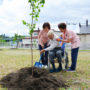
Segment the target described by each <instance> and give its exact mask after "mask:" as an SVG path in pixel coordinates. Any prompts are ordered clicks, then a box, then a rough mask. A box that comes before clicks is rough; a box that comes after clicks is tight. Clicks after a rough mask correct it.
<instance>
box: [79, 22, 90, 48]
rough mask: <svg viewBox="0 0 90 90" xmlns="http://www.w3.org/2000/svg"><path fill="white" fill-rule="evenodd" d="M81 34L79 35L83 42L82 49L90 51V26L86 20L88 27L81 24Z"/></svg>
mask: <svg viewBox="0 0 90 90" xmlns="http://www.w3.org/2000/svg"><path fill="white" fill-rule="evenodd" d="M79 28H80V33H78V35H79V37H80V42H81V46H80V48H81V49H90V25H89V24H88V20H86V25H81V24H79Z"/></svg>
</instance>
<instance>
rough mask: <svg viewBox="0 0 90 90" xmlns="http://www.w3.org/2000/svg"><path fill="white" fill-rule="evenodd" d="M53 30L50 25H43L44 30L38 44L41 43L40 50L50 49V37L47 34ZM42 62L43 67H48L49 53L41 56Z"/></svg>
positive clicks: (39, 36)
mask: <svg viewBox="0 0 90 90" xmlns="http://www.w3.org/2000/svg"><path fill="white" fill-rule="evenodd" d="M50 29H51V27H50V24H49V23H48V22H45V23H44V24H43V30H41V31H40V33H39V35H38V43H39V50H40V51H41V50H42V49H45V48H47V47H48V36H47V33H48V31H49V30H50ZM41 60H42V64H43V65H48V51H46V52H45V53H43V54H42V55H41Z"/></svg>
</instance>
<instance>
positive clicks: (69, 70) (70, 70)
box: [67, 69, 76, 72]
mask: <svg viewBox="0 0 90 90" xmlns="http://www.w3.org/2000/svg"><path fill="white" fill-rule="evenodd" d="M67 72H76V71H75V70H72V69H68V70H67Z"/></svg>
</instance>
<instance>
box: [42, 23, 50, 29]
mask: <svg viewBox="0 0 90 90" xmlns="http://www.w3.org/2000/svg"><path fill="white" fill-rule="evenodd" d="M46 27H48V29H49V30H50V29H51V26H50V24H49V23H48V22H45V23H44V24H43V29H45V28H46Z"/></svg>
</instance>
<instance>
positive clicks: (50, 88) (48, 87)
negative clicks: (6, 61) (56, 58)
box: [0, 67, 67, 90]
mask: <svg viewBox="0 0 90 90" xmlns="http://www.w3.org/2000/svg"><path fill="white" fill-rule="evenodd" d="M0 84H1V85H2V87H4V88H8V90H58V88H62V87H64V88H66V87H67V85H65V82H64V81H63V80H57V79H56V78H55V77H54V76H52V75H50V74H49V72H48V71H47V70H45V69H39V68H35V67H33V76H32V67H27V68H22V69H20V70H18V71H17V72H15V73H10V74H8V75H7V76H5V77H3V78H2V79H1V80H0Z"/></svg>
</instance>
